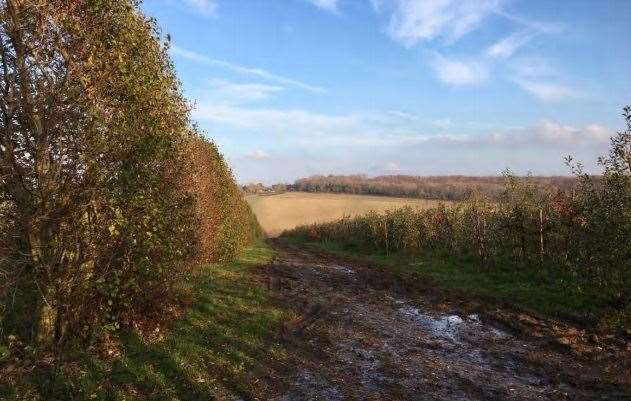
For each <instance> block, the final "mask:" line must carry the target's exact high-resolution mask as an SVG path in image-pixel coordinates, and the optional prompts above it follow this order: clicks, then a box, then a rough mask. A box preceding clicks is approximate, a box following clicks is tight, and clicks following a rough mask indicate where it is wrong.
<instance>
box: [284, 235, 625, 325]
mask: <svg viewBox="0 0 631 401" xmlns="http://www.w3.org/2000/svg"><path fill="white" fill-rule="evenodd" d="M282 240H283V241H288V242H291V243H294V244H296V245H301V246H307V247H310V248H313V249H320V250H324V251H327V252H329V253H332V254H335V255H339V256H343V257H347V258H351V259H356V260H362V261H367V262H369V263H371V264H374V265H378V266H386V267H388V268H390V269H393V270H395V271H397V272H400V273H413V274H414V275H416V276H418V278H419V280H431V281H433V282H435V283H436V284H437V285H439V286H440V287H441V288H443V289H445V290H447V291H455V292H458V293H462V294H465V295H472V296H476V297H483V298H495V299H501V300H505V301H509V302H512V303H514V304H516V305H520V306H522V307H525V308H528V309H532V310H535V311H538V312H540V313H543V314H546V315H552V316H559V315H560V316H570V315H571V316H575V317H583V318H585V317H587V318H592V319H594V320H597V321H599V322H600V324H601V325H603V326H605V327H613V328H616V327H630V323H631V319H630V317H631V316H630V315H631V313H630V311H625V310H623V311H620V310H617V309H615V308H613V307H612V305H611V303H610V302H611V301H610V298H608V297H606V296H605V295H604V294H600V293H595V292H586V291H581V290H579V289H577V288H576V287H575V286H571V285H568V283H569V282H571V281H572V280H570V277H568V276H567V275H564V274H563V273H562V272H560V271H559V270H558V269H551V268H545V269H539V268H526V267H525V266H516V265H515V264H513V263H510V262H506V263H504V264H496V265H495V266H493V267H492V268H491V267H489V266H484V265H483V264H481V263H480V262H479V261H477V260H476V259H475V258H473V257H472V258H457V257H454V256H451V255H432V256H429V255H412V254H405V253H391V254H386V253H385V252H375V251H372V250H366V249H358V248H356V247H354V246H349V245H345V244H339V243H330V242H328V243H323V242H304V240H302V239H300V238H297V237H291V236H283V237H282Z"/></svg>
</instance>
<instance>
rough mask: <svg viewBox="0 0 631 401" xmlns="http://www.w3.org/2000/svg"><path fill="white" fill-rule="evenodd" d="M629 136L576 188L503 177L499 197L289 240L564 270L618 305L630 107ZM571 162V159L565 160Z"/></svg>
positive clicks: (628, 255) (625, 266) (630, 212)
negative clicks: (544, 187)
mask: <svg viewBox="0 0 631 401" xmlns="http://www.w3.org/2000/svg"><path fill="white" fill-rule="evenodd" d="M624 115H625V118H626V123H627V130H626V132H620V133H618V135H617V136H616V137H614V138H613V139H612V148H611V151H610V154H609V156H608V157H603V158H601V159H600V161H599V162H600V165H601V166H602V167H603V169H604V171H603V175H602V176H601V177H598V179H594V178H593V177H590V176H589V175H587V174H585V173H584V172H583V171H582V170H581V168H580V165H578V166H574V167H573V171H574V173H575V174H576V176H577V177H576V178H577V179H576V185H575V187H574V188H572V189H569V190H566V191H562V190H558V191H555V192H550V193H542V192H541V191H540V190H538V189H537V188H536V186H535V185H534V184H533V183H532V182H530V180H529V178H527V177H526V178H517V177H514V176H512V175H511V174H510V173H507V174H505V177H504V179H505V184H504V190H503V191H502V193H501V196H500V197H499V198H498V199H497V200H489V199H488V198H487V197H485V196H483V195H481V194H480V193H478V192H473V193H470V194H469V196H468V198H467V200H466V201H464V202H461V203H457V204H454V205H453V206H449V207H447V206H439V207H436V208H431V209H425V210H415V209H412V208H411V207H406V208H402V209H398V210H394V211H389V212H386V213H384V214H378V213H374V212H373V213H369V214H367V215H364V216H359V217H355V218H351V217H346V218H343V219H341V220H339V221H335V222H331V223H325V224H315V225H309V226H303V227H299V228H297V229H295V230H293V232H290V233H288V234H287V235H298V236H302V237H303V238H306V239H309V240H316V241H323V242H326V241H331V242H337V243H342V244H347V245H351V246H356V247H359V248H364V249H372V250H377V251H383V252H386V253H389V252H396V251H402V252H411V253H426V254H450V255H467V256H470V255H475V257H477V258H479V259H480V260H481V261H483V262H484V264H485V265H486V266H488V267H489V268H492V266H494V265H496V266H497V265H498V263H497V262H501V263H502V264H504V263H505V262H506V261H507V260H509V261H512V262H513V265H514V266H515V268H519V266H525V267H527V266H530V267H539V266H541V267H544V266H545V267H546V268H548V267H551V268H557V269H563V270H564V271H566V272H568V273H569V275H568V276H569V277H572V281H573V283H572V285H575V286H578V287H581V288H585V287H589V288H592V289H598V290H599V291H601V290H602V291H605V292H607V294H609V295H610V296H611V298H612V300H613V301H614V303H616V304H617V305H620V306H624V305H628V304H629V301H631V109H629V108H625V113H624ZM568 162H569V163H570V164H571V160H568Z"/></svg>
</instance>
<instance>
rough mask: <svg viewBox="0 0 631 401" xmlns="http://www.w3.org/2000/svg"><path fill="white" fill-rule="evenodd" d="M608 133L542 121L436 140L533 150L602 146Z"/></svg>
mask: <svg viewBox="0 0 631 401" xmlns="http://www.w3.org/2000/svg"><path fill="white" fill-rule="evenodd" d="M611 135H612V132H611V131H610V130H609V129H608V128H607V127H605V126H603V125H599V124H589V125H586V126H584V127H575V126H572V125H565V124H561V123H559V122H556V121H551V120H544V121H542V122H541V123H539V124H537V125H535V126H532V127H527V128H516V129H508V130H504V131H498V132H495V133H492V134H488V135H478V136H472V135H462V136H452V137H449V138H444V137H438V138H437V139H438V142H440V143H443V144H463V145H477V146H500V147H504V146H509V147H514V146H529V147H532V148H537V149H544V148H548V147H555V148H567V147H573V146H576V145H585V144H606V143H607V142H608V141H609V138H610V136H611Z"/></svg>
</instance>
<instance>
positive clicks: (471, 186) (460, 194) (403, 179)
mask: <svg viewBox="0 0 631 401" xmlns="http://www.w3.org/2000/svg"><path fill="white" fill-rule="evenodd" d="M529 181H530V182H531V184H532V185H533V186H534V187H535V189H536V190H537V191H550V190H559V189H560V190H567V189H569V188H571V187H572V186H573V185H574V184H575V183H576V178H575V177H570V176H568V177H562V176H555V177H542V176H533V177H529ZM503 189H504V178H503V177H502V176H486V177H475V176H428V177H419V176H410V175H389V176H378V177H367V176H365V175H315V176H311V177H308V178H301V179H298V180H296V181H295V182H294V183H293V184H275V185H273V186H269V187H268V186H265V185H263V184H249V185H246V186H244V187H243V190H244V191H245V192H246V193H281V192H285V191H300V192H324V193H339V194H359V195H379V196H394V197H402V198H420V199H439V200H450V201H459V200H464V199H466V198H467V197H468V196H469V194H470V193H471V192H473V191H476V192H479V193H481V194H484V195H485V196H487V197H489V198H491V199H498V198H499V197H500V196H501V195H502V192H503Z"/></svg>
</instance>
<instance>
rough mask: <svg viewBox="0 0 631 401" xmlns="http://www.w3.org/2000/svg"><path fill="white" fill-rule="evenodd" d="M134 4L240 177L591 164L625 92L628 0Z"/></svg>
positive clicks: (189, 0)
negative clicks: (167, 41)
mask: <svg viewBox="0 0 631 401" xmlns="http://www.w3.org/2000/svg"><path fill="white" fill-rule="evenodd" d="M142 7H143V10H144V12H145V13H146V14H147V15H149V16H151V17H154V18H156V20H157V22H158V25H159V26H160V27H161V29H162V33H163V34H164V35H166V34H169V35H170V36H171V38H172V48H171V57H172V59H173V61H174V64H175V67H176V71H177V73H178V76H179V78H180V80H181V81H182V84H183V88H184V94H185V96H186V97H187V98H188V99H189V100H190V101H191V102H194V103H195V107H194V109H193V111H192V119H193V121H195V122H196V123H198V124H199V126H200V128H201V129H202V130H203V132H204V134H205V136H207V137H208V138H210V139H212V140H213V141H215V143H216V144H217V145H218V147H219V149H220V151H221V152H222V153H223V154H224V155H225V157H226V159H227V161H228V163H229V165H230V166H231V168H232V170H233V172H234V174H235V177H236V179H237V181H238V182H240V183H250V182H261V183H265V184H267V185H269V184H273V183H278V182H293V181H295V180H296V179H298V178H303V177H308V176H312V175H330V174H333V175H349V174H365V175H368V176H379V175H399V174H401V175H413V176H437V175H472V176H496V175H499V174H500V173H501V172H502V171H503V170H505V169H506V168H510V169H511V170H512V171H514V172H515V173H516V174H519V175H523V174H525V173H527V172H532V173H533V174H534V175H538V176H539V175H542V176H564V175H570V171H569V169H567V167H566V166H565V164H564V160H563V158H564V157H565V156H567V155H572V156H574V158H575V160H577V161H580V162H582V163H583V164H584V165H585V167H586V169H587V170H588V171H590V172H594V173H598V172H599V170H598V169H597V166H596V159H597V157H598V156H600V155H603V154H605V153H606V150H607V148H608V147H609V137H610V136H611V135H613V134H615V132H617V131H619V130H620V129H621V128H622V127H623V120H622V118H621V112H622V107H623V105H624V104H626V103H628V102H629V99H628V95H627V94H628V93H631V79H630V78H629V77H627V76H625V72H626V71H629V70H631V59H629V57H627V56H626V55H628V54H629V53H630V50H631V44H630V43H629V42H628V41H624V40H623V38H624V37H625V36H626V34H627V29H625V23H627V21H628V16H630V15H631V2H619V1H608V2H589V1H577V2H573V3H572V5H571V7H568V6H567V3H565V4H561V3H556V2H555V3H550V2H545V1H528V2H527V1H524V0H521V1H520V0H513V1H509V0H482V1H455V0H447V1H414V0H391V1H385V0H287V1H275V2H251V1H226V0H158V1H154V2H151V3H149V2H145V3H144V4H143V6H142ZM625 96H627V98H625ZM507 99H509V100H510V101H507Z"/></svg>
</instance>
